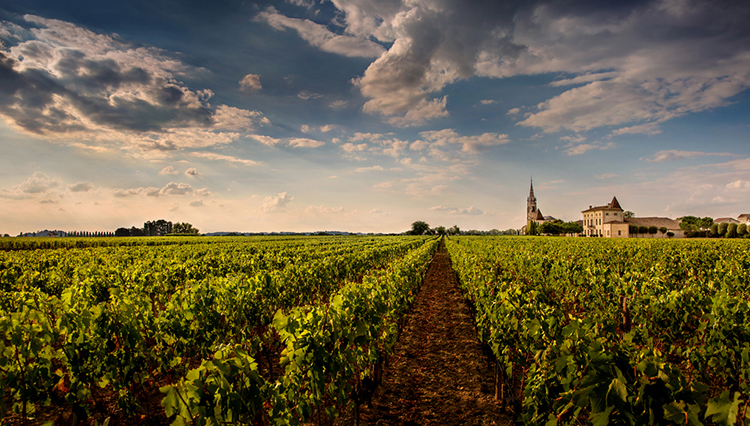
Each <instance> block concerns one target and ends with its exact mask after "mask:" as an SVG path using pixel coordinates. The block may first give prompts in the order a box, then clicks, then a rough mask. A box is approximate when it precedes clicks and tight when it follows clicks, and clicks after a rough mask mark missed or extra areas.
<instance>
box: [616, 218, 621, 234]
mask: <svg viewBox="0 0 750 426" xmlns="http://www.w3.org/2000/svg"><path fill="white" fill-rule="evenodd" d="M615 214H617V213H615ZM617 235H622V231H620V230H618V231H617Z"/></svg>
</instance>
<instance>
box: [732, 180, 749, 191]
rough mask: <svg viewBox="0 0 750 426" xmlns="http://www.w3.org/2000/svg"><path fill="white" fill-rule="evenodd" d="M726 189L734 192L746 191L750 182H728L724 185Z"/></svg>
mask: <svg viewBox="0 0 750 426" xmlns="http://www.w3.org/2000/svg"><path fill="white" fill-rule="evenodd" d="M726 188H727V189H734V190H741V191H747V190H750V181H748V180H741V179H739V180H736V181H734V182H730V183H728V184H727V185H726Z"/></svg>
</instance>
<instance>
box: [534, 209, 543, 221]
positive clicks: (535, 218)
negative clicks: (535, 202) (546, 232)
mask: <svg viewBox="0 0 750 426" xmlns="http://www.w3.org/2000/svg"><path fill="white" fill-rule="evenodd" d="M534 220H544V215H543V214H542V210H541V209H536V216H535V217H534Z"/></svg>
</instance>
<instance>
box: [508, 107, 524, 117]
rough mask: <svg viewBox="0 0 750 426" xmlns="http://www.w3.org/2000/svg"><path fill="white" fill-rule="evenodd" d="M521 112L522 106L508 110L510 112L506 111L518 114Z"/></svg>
mask: <svg viewBox="0 0 750 426" xmlns="http://www.w3.org/2000/svg"><path fill="white" fill-rule="evenodd" d="M520 112H521V109H520V108H511V109H509V110H508V112H506V113H505V115H516V114H519V113H520Z"/></svg>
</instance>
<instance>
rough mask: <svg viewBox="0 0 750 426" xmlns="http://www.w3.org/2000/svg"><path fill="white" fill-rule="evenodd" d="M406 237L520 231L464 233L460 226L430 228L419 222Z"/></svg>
mask: <svg viewBox="0 0 750 426" xmlns="http://www.w3.org/2000/svg"><path fill="white" fill-rule="evenodd" d="M404 234H405V235H518V231H516V230H515V229H506V230H505V231H500V230H498V229H492V230H489V231H478V230H476V229H470V230H468V231H462V230H461V229H460V228H459V227H458V225H453V226H451V227H450V228H446V227H445V226H436V227H434V228H430V225H429V224H428V223H427V222H423V221H421V220H418V221H416V222H414V223H412V224H411V229H410V230H408V231H406V232H404Z"/></svg>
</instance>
